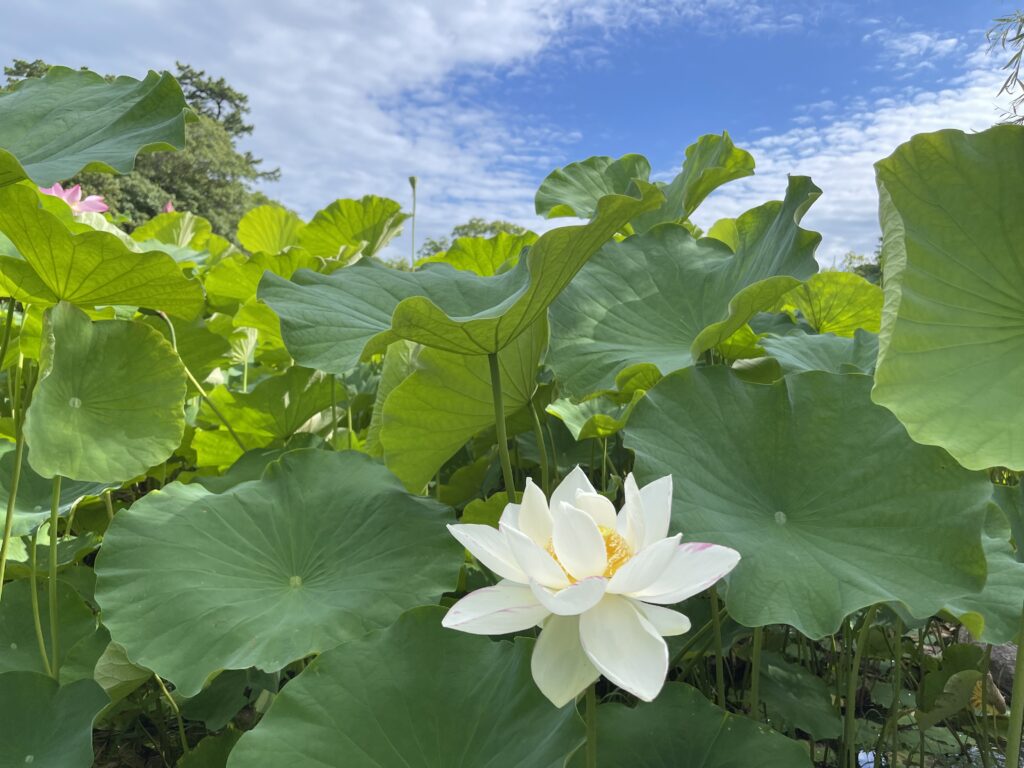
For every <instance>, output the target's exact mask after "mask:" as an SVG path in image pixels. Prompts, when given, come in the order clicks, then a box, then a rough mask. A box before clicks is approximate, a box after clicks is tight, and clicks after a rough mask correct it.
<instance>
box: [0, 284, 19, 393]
mask: <svg viewBox="0 0 1024 768" xmlns="http://www.w3.org/2000/svg"><path fill="white" fill-rule="evenodd" d="M15 304H16V302H15V301H14V299H13V298H10V299H8V300H7V317H6V319H5V320H4V337H3V340H2V341H0V371H2V370H3V364H4V361H5V360H6V359H7V349H8V347H10V345H11V327H12V326H13V325H14V306H15ZM12 400H13V398H12Z"/></svg>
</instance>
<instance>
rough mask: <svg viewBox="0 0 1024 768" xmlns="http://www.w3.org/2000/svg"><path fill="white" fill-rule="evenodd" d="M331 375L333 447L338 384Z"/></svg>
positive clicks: (336, 417)
mask: <svg viewBox="0 0 1024 768" xmlns="http://www.w3.org/2000/svg"><path fill="white" fill-rule="evenodd" d="M329 375H330V377H331V437H330V442H331V447H332V448H333V447H334V437H335V435H336V434H337V432H338V386H337V381H336V380H335V377H334V374H333V373H332V374H329Z"/></svg>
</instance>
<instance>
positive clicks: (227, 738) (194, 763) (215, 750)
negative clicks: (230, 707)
mask: <svg viewBox="0 0 1024 768" xmlns="http://www.w3.org/2000/svg"><path fill="white" fill-rule="evenodd" d="M241 737H242V732H241V731H239V730H237V729H235V728H233V727H231V726H230V725H229V726H228V728H227V729H226V730H224V731H222V732H220V733H216V734H213V735H212V736H206V737H204V738H203V739H202V741H200V742H199V743H198V744H196V745H195V747H194V748H193V749H192V751H191V752H189V753H188V754H187V755H184V756H183V757H182V758H181V760H179V761H178V766H177V768H224V766H226V765H227V763H228V756H229V755H230V754H231V750H232V749H234V747H235V744H237V743H238V740H239V739H240V738H241Z"/></svg>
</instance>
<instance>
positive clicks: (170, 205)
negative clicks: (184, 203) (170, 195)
mask: <svg viewBox="0 0 1024 768" xmlns="http://www.w3.org/2000/svg"><path fill="white" fill-rule="evenodd" d="M160 210H161V211H163V212H164V213H174V202H173V201H172V200H168V201H167V202H166V203H164V207H163V208H161V209H160Z"/></svg>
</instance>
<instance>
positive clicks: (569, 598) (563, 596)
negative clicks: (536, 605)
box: [530, 576, 608, 616]
mask: <svg viewBox="0 0 1024 768" xmlns="http://www.w3.org/2000/svg"><path fill="white" fill-rule="evenodd" d="M607 585H608V581H607V580H606V579H604V578H602V577H600V576H591V577H590V578H589V579H583V581H577V582H576V583H575V584H571V585H569V586H568V587H566V588H565V589H548V588H547V587H544V586H541V585H540V584H538V583H537V582H535V581H531V582H530V588H531V589H532V590H533V596H534V597H536V598H537V600H538V601H539V602H540V604H541V605H543V606H544V607H545V608H547V609H548V610H549V611H551V612H552V613H555V614H558V615H559V616H578V615H579V614H581V613H583V612H584V611H589V610H590V609H591V608H593V607H594V606H595V605H597V604H598V603H599V602H601V598H602V597H604V590H605V587H606V586H607Z"/></svg>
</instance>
